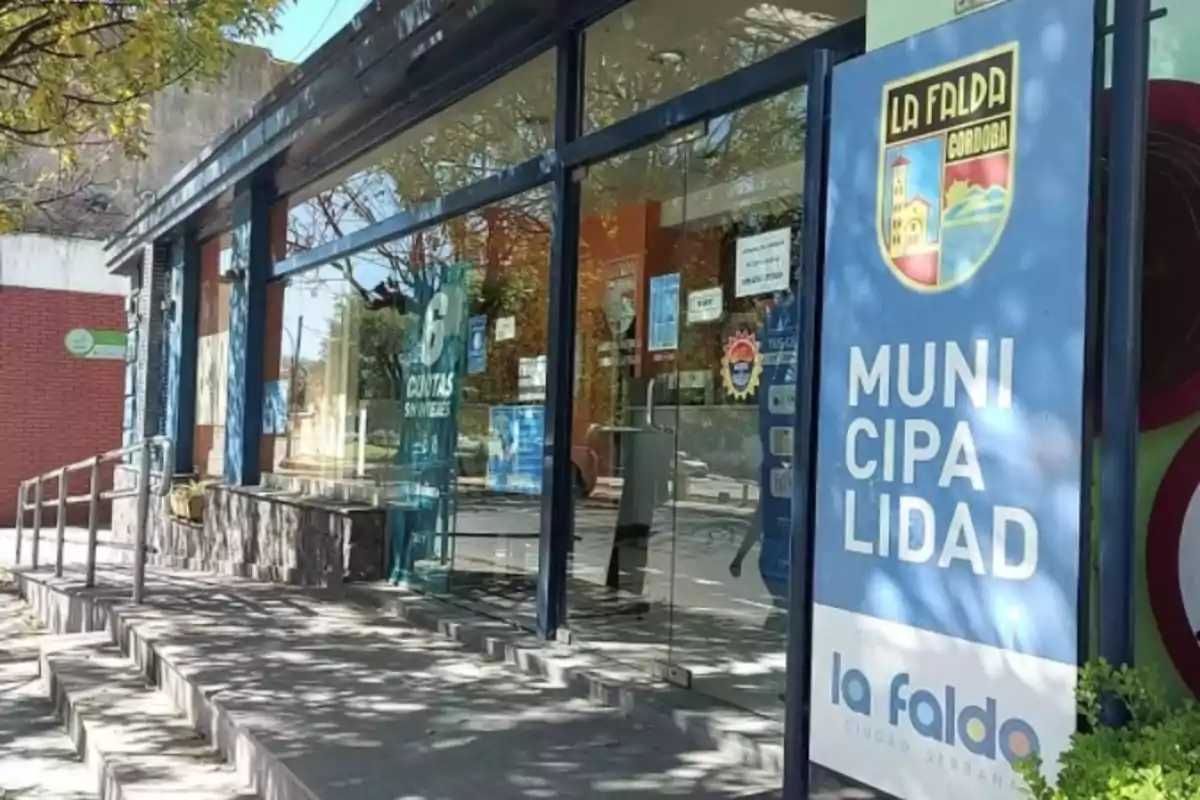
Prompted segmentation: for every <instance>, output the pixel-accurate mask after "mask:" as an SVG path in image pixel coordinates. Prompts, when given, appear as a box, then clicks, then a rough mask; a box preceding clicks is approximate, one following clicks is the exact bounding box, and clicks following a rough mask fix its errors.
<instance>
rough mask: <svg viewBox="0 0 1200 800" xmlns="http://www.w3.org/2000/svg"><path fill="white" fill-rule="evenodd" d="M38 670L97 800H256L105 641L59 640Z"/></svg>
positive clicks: (96, 637) (88, 637) (97, 637)
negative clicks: (93, 785) (87, 774)
mask: <svg viewBox="0 0 1200 800" xmlns="http://www.w3.org/2000/svg"><path fill="white" fill-rule="evenodd" d="M41 663H42V677H43V681H44V682H45V683H46V684H47V688H48V689H49V692H50V696H51V698H52V699H53V701H54V704H55V707H56V708H57V710H58V714H59V717H60V718H61V719H62V720H63V721H64V722H65V724H66V727H67V731H68V733H69V734H70V736H71V738H72V739H73V740H74V742H75V745H76V748H77V749H78V751H79V753H80V754H81V755H82V756H83V759H84V763H85V764H86V766H87V768H88V769H89V771H90V772H91V774H92V777H93V780H94V781H95V785H96V786H97V787H98V788H99V796H100V799H101V800H161V798H164V797H169V798H171V799H172V800H257V798H258V796H257V795H256V794H255V793H254V792H252V791H251V790H249V789H248V788H246V787H245V786H244V785H243V784H242V782H241V781H239V779H238V776H237V774H236V773H235V772H234V770H233V768H232V767H231V766H229V765H228V764H226V763H225V761H224V759H223V758H222V757H221V755H220V754H219V753H218V752H217V751H216V750H214V749H213V747H212V745H211V743H210V742H209V741H208V740H207V739H206V738H205V737H204V736H203V735H201V734H200V733H199V732H197V731H196V729H195V728H193V727H192V726H191V725H190V724H189V723H188V722H187V720H186V719H184V717H183V716H181V715H180V714H179V713H178V712H177V711H176V709H175V707H174V706H173V705H172V704H171V702H170V701H169V700H168V699H167V698H166V696H164V695H163V694H161V693H160V692H158V691H157V690H156V689H155V688H154V687H152V686H149V685H147V683H146V681H145V680H144V678H143V677H142V676H141V674H140V673H139V672H138V670H137V669H136V667H135V666H134V664H133V662H131V661H129V660H128V659H126V658H125V657H124V656H123V655H122V654H121V652H120V651H119V650H118V649H117V648H116V647H115V646H113V645H112V644H111V639H110V638H109V637H108V635H107V634H80V635H78V636H75V637H72V638H71V639H69V640H63V639H60V640H58V641H57V642H56V643H54V645H53V646H48V647H44V648H43V649H42V653H41Z"/></svg>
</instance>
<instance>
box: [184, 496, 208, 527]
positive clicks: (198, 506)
mask: <svg viewBox="0 0 1200 800" xmlns="http://www.w3.org/2000/svg"><path fill="white" fill-rule="evenodd" d="M185 516H186V517H187V518H188V519H189V520H191V521H192V522H201V521H203V519H204V497H203V496H202V495H194V496H192V497H189V498H187V503H186V509H185Z"/></svg>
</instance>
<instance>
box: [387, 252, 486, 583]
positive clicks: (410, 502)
mask: <svg viewBox="0 0 1200 800" xmlns="http://www.w3.org/2000/svg"><path fill="white" fill-rule="evenodd" d="M472 272H473V268H472V267H470V265H467V264H453V265H450V266H447V267H444V268H443V269H441V270H439V271H437V272H436V273H435V272H434V268H432V267H427V268H426V274H427V275H428V279H427V280H426V281H423V282H421V283H420V284H419V291H420V292H421V295H423V296H418V297H417V298H416V300H417V304H418V306H417V307H418V308H419V309H421V310H420V312H419V313H420V316H419V319H420V324H419V325H414V326H411V327H410V329H409V330H408V331H407V333H406V337H405V348H404V354H403V356H402V358H401V362H402V365H403V368H404V376H405V377H404V402H403V404H402V408H401V412H402V415H403V418H404V425H403V426H402V427H401V431H402V438H401V441H400V447H399V449H398V450H397V452H396V460H395V463H394V467H393V470H394V476H395V477H394V482H393V484H392V489H391V492H392V496H391V497H390V498H389V503H390V504H391V505H392V506H393V508H394V513H392V514H389V519H390V520H391V526H392V536H393V551H392V552H393V553H394V554H395V556H394V559H395V563H394V565H393V576H394V577H399V576H402V575H406V574H407V573H408V571H409V570H411V569H413V567H414V566H415V565H417V564H418V563H419V562H420V561H421V560H423V559H425V558H428V557H431V556H432V554H434V553H435V552H436V550H437V548H438V547H439V546H440V545H439V543H438V537H439V535H443V534H448V533H449V531H448V530H447V526H448V525H449V520H448V517H447V514H446V506H445V503H444V498H445V495H446V494H447V492H449V491H450V490H451V487H450V485H449V482H450V478H451V468H452V466H453V464H454V457H455V456H454V454H455V449H456V447H457V442H458V405H459V402H460V400H461V399H462V381H463V377H464V373H465V371H466V360H467V359H466V352H467V338H468V322H467V280H469V276H470V275H471V274H472Z"/></svg>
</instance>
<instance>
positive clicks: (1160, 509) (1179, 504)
mask: <svg viewBox="0 0 1200 800" xmlns="http://www.w3.org/2000/svg"><path fill="white" fill-rule="evenodd" d="M1148 528H1149V529H1148V534H1147V540H1146V578H1147V582H1146V583H1147V589H1148V591H1149V594H1150V608H1151V609H1152V610H1153V611H1154V618H1155V620H1156V621H1157V622H1158V631H1159V634H1160V635H1161V636H1162V641H1163V645H1164V646H1165V647H1166V649H1167V653H1168V654H1169V655H1170V657H1171V660H1172V661H1173V662H1174V664H1175V668H1176V670H1178V672H1179V674H1180V675H1181V676H1182V677H1183V679H1184V681H1186V682H1187V684H1188V686H1189V687H1190V688H1191V690H1192V692H1194V693H1195V694H1196V695H1197V696H1200V430H1198V431H1196V432H1195V433H1193V434H1192V435H1191V437H1189V438H1188V440H1187V442H1186V443H1184V445H1183V447H1182V448H1181V449H1180V450H1179V453H1178V454H1176V456H1175V460H1174V461H1173V462H1172V463H1171V466H1170V467H1169V468H1168V469H1167V474H1166V477H1164V478H1163V482H1162V484H1161V485H1160V486H1159V489H1158V494H1157V495H1155V498H1154V508H1153V510H1152V511H1151V512H1150V524H1149V526H1148Z"/></svg>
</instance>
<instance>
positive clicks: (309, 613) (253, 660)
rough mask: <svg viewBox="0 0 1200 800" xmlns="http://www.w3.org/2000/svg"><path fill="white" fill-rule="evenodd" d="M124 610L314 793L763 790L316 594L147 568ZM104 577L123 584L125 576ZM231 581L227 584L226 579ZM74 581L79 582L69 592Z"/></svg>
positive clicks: (462, 653)
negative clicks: (137, 595) (149, 574)
mask: <svg viewBox="0 0 1200 800" xmlns="http://www.w3.org/2000/svg"><path fill="white" fill-rule="evenodd" d="M154 576H155V577H154V580H153V582H152V583H151V585H150V586H149V588H148V597H149V598H150V603H149V604H148V605H147V606H145V607H143V608H138V609H129V610H128V611H127V614H128V616H127V617H126V619H127V620H128V621H130V622H131V623H132V624H134V625H135V626H136V627H137V628H138V631H139V633H140V635H141V636H142V637H144V638H147V639H150V640H153V641H154V642H155V643H156V645H157V647H158V650H159V652H160V653H161V655H162V656H164V657H165V658H166V659H168V660H169V661H171V662H172V663H173V664H174V665H175V666H176V667H177V668H178V669H179V670H180V671H181V672H182V673H184V674H185V675H188V676H189V678H190V679H191V680H192V681H193V682H194V683H196V684H197V685H198V686H199V687H200V688H201V689H202V690H203V691H204V692H205V693H207V694H209V695H210V696H212V697H213V698H214V699H215V700H217V701H218V702H219V703H220V704H221V705H222V706H223V707H224V708H225V710H226V711H228V712H229V713H230V714H232V716H233V717H234V718H235V719H236V720H237V721H239V722H240V723H242V724H243V725H245V726H246V727H248V728H249V729H250V730H251V731H253V733H254V734H255V735H256V736H257V737H258V738H259V739H260V740H261V741H262V742H263V743H264V744H266V745H267V747H268V748H269V749H270V750H271V751H272V752H274V753H275V754H276V755H278V756H279V757H280V758H281V759H282V760H283V761H284V763H285V764H286V765H287V766H288V767H289V768H290V769H292V770H293V771H294V772H295V773H296V774H297V775H298V776H299V777H300V778H301V779H302V780H303V781H304V782H305V783H307V784H308V785H310V786H311V787H312V788H313V789H314V790H315V791H316V792H317V794H318V795H321V796H326V797H337V796H353V797H356V798H364V800H370V799H371V798H388V800H391V798H396V797H404V798H413V799H414V800H416V799H417V798H422V799H424V800H442V799H443V798H444V799H445V800H461V799H462V798H467V797H471V796H473V795H475V794H483V795H486V796H488V797H494V798H555V797H562V798H592V797H597V798H598V797H603V798H651V797H696V798H704V797H713V798H720V797H744V796H754V795H755V794H757V793H760V792H770V791H772V790H774V789H777V785H773V783H777V782H773V781H771V780H770V779H768V778H766V777H765V776H764V775H762V774H759V773H756V772H754V771H752V770H750V769H748V768H746V767H743V766H740V765H738V764H737V763H736V760H735V759H734V758H733V757H732V756H731V755H728V754H719V753H716V752H707V751H702V750H699V749H697V748H695V747H692V746H690V745H689V744H688V743H687V742H686V741H685V740H684V739H683V737H682V736H680V735H679V734H678V732H677V731H675V730H674V729H672V728H668V727H667V723H666V722H665V721H664V723H663V724H662V726H661V727H658V726H656V725H654V724H653V723H650V722H647V721H645V720H644V719H633V718H626V717H624V716H623V715H622V713H621V712H620V711H619V710H617V709H612V708H605V707H600V706H596V705H592V704H590V703H588V702H586V701H584V700H582V699H579V698H577V697H575V696H574V695H572V694H571V693H570V692H569V691H567V690H566V689H564V688H562V687H559V686H555V685H553V684H551V683H549V682H548V681H546V680H544V679H539V678H535V677H531V676H529V675H526V674H524V673H520V672H517V671H515V670H512V669H509V668H507V667H505V666H504V665H502V664H498V663H495V662H491V661H486V660H484V659H483V658H482V657H480V656H477V655H475V654H473V653H470V652H468V651H467V650H466V649H465V647H464V646H463V645H461V644H459V643H457V642H454V641H451V640H447V639H444V638H441V637H437V636H435V635H432V634H429V633H427V632H424V631H420V630H417V629H415V628H413V627H411V626H410V625H408V624H406V623H403V622H400V621H398V620H394V619H391V618H385V617H381V616H379V615H376V614H372V613H370V612H367V611H365V610H363V609H360V608H357V607H354V606H350V605H346V604H340V603H331V602H323V601H322V600H321V599H320V597H319V596H318V595H317V594H316V593H312V592H307V593H306V592H299V591H289V590H286V589H282V588H280V587H268V586H261V585H254V584H248V583H244V582H236V583H235V582H231V581H229V580H227V579H220V580H218V579H215V578H211V577H206V576H203V575H183V574H182V573H166V572H163V571H155V572H154ZM103 577H104V579H105V582H106V583H107V584H109V585H115V586H118V587H123V586H127V585H128V584H127V581H128V576H127V573H124V572H123V571H119V572H118V573H117V574H114V573H113V572H110V571H106V572H105V573H104V574H103ZM231 587H236V588H231ZM77 591H85V590H81V589H78V590H77Z"/></svg>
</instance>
